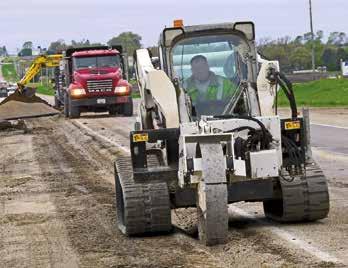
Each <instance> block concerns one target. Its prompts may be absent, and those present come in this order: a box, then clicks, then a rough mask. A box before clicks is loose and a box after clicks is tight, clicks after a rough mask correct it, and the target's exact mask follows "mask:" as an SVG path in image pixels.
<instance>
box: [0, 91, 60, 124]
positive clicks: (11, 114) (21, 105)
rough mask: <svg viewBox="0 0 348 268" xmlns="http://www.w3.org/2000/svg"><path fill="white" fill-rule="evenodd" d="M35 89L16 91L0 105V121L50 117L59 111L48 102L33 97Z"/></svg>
mask: <svg viewBox="0 0 348 268" xmlns="http://www.w3.org/2000/svg"><path fill="white" fill-rule="evenodd" d="M35 92H36V89H35V88H31V87H25V88H23V90H22V91H19V90H18V89H17V90H16V91H15V92H14V93H13V94H11V95H10V96H8V97H7V98H5V99H4V100H3V101H2V102H1V103H0V120H15V119H24V118H34V117H42V116H51V115H55V114H58V113H59V111H57V110H56V109H54V108H53V107H51V106H50V105H49V104H48V102H46V101H45V100H43V99H41V98H39V97H38V96H36V95H35Z"/></svg>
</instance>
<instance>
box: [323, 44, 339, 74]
mask: <svg viewBox="0 0 348 268" xmlns="http://www.w3.org/2000/svg"><path fill="white" fill-rule="evenodd" d="M322 57H323V63H324V65H325V66H326V67H327V68H328V70H329V71H335V70H336V67H337V66H336V62H337V59H336V58H337V52H336V49H335V48H330V47H327V48H325V50H324V52H323V56H322Z"/></svg>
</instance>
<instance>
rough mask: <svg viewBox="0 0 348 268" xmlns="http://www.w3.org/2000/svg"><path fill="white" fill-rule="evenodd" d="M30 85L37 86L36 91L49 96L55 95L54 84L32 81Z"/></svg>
mask: <svg viewBox="0 0 348 268" xmlns="http://www.w3.org/2000/svg"><path fill="white" fill-rule="evenodd" d="M28 86H29V87H34V88H36V93H38V94H42V95H48V96H54V89H53V85H52V84H48V85H45V84H43V85H41V83H30V84H29V85H28Z"/></svg>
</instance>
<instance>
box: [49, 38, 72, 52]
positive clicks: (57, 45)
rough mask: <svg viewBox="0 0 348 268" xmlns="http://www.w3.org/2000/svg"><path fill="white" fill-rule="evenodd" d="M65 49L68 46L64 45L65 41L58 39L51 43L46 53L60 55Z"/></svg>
mask: <svg viewBox="0 0 348 268" xmlns="http://www.w3.org/2000/svg"><path fill="white" fill-rule="evenodd" d="M67 47H68V45H67V44H65V41H64V40H63V39H58V40H57V41H54V42H51V44H50V45H49V47H48V53H49V54H55V53H61V52H62V51H64V50H66V49H67Z"/></svg>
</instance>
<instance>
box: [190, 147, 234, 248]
mask: <svg viewBox="0 0 348 268" xmlns="http://www.w3.org/2000/svg"><path fill="white" fill-rule="evenodd" d="M200 151H201V154H202V163H204V165H202V180H201V181H200V182H199V183H198V186H197V199H196V200H197V213H198V234H199V239H200V240H201V242H202V243H203V244H205V245H207V246H213V245H217V244H223V243H225V242H226V241H227V233H228V207H227V198H228V197H227V185H226V175H225V169H226V168H225V166H224V161H223V160H224V158H223V157H224V156H223V152H222V147H221V144H220V143H203V144H200Z"/></svg>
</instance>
